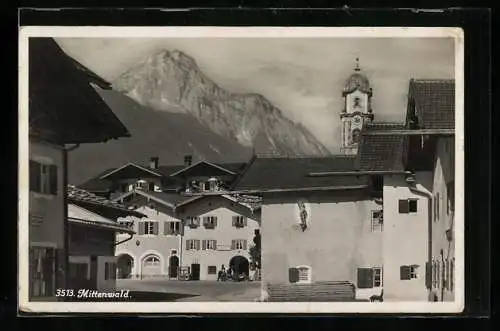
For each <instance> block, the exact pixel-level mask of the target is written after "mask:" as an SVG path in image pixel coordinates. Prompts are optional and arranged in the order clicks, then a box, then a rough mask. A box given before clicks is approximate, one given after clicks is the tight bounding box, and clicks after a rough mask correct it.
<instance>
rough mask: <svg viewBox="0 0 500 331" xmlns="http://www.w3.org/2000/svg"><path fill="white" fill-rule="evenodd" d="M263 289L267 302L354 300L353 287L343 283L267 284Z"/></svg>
mask: <svg viewBox="0 0 500 331" xmlns="http://www.w3.org/2000/svg"><path fill="white" fill-rule="evenodd" d="M265 288H266V290H267V300H266V301H268V302H345V301H355V299H356V290H355V287H354V285H353V284H352V283H351V282H343V281H329V282H315V283H311V284H300V283H299V284H297V283H294V284H279V285H277V284H276V285H270V284H268V285H266V286H265Z"/></svg>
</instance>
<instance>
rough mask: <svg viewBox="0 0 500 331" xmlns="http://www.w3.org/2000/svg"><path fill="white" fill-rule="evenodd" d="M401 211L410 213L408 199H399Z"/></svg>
mask: <svg viewBox="0 0 500 331" xmlns="http://www.w3.org/2000/svg"><path fill="white" fill-rule="evenodd" d="M399 213H400V214H408V200H399Z"/></svg>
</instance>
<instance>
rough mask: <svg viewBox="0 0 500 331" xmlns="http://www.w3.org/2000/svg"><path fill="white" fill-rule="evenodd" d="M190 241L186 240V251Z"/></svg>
mask: <svg viewBox="0 0 500 331" xmlns="http://www.w3.org/2000/svg"><path fill="white" fill-rule="evenodd" d="M190 241H191V240H189V239H188V240H186V250H187V251H188V250H189V243H190Z"/></svg>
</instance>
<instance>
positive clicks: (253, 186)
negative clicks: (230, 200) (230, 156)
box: [232, 155, 368, 191]
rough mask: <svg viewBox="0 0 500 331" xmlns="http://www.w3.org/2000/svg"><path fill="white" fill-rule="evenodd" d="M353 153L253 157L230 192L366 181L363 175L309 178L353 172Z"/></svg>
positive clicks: (346, 184)
mask: <svg viewBox="0 0 500 331" xmlns="http://www.w3.org/2000/svg"><path fill="white" fill-rule="evenodd" d="M355 161H356V158H355V157H354V156H346V155H334V156H329V157H294V158H287V157H268V158H264V157H256V158H255V159H254V160H253V162H252V164H251V165H249V167H248V168H247V170H246V172H245V173H244V174H243V175H242V176H241V178H240V179H239V180H238V181H237V182H236V183H235V184H234V186H233V188H232V189H233V190H234V191H246V190H273V189H282V190H294V189H315V188H318V189H319V188H328V187H349V186H360V185H366V184H367V183H368V181H367V178H365V177H356V176H341V175H340V176H330V177H312V176H310V175H309V174H310V173H313V172H328V171H353V170H355Z"/></svg>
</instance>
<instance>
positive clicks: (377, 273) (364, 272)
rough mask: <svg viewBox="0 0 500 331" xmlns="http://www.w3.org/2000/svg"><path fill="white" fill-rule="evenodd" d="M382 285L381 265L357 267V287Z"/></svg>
mask: <svg viewBox="0 0 500 331" xmlns="http://www.w3.org/2000/svg"><path fill="white" fill-rule="evenodd" d="M382 286H383V274H382V268H381V267H372V268H358V288H374V287H382Z"/></svg>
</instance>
